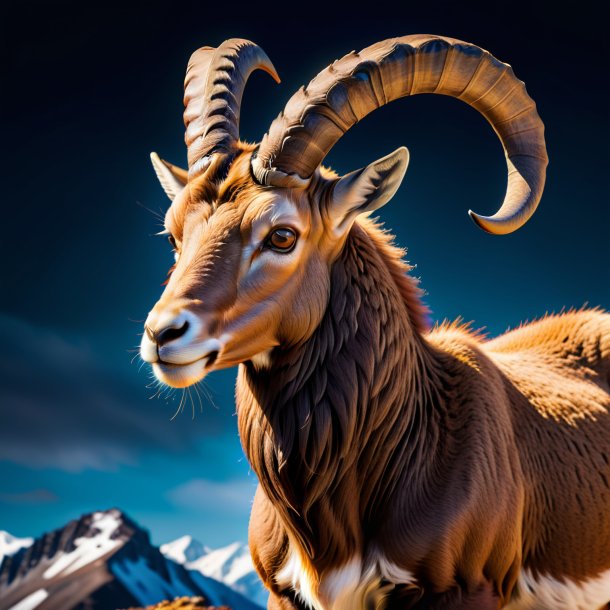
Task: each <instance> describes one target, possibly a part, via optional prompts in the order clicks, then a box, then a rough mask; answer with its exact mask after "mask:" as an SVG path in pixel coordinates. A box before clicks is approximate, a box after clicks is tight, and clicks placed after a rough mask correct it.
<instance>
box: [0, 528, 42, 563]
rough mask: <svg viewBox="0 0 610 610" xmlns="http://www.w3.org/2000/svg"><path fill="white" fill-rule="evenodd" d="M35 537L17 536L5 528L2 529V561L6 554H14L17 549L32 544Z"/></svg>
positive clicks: (0, 554)
mask: <svg viewBox="0 0 610 610" xmlns="http://www.w3.org/2000/svg"><path fill="white" fill-rule="evenodd" d="M32 542H34V539H33V538H17V536H13V535H12V534H9V533H8V532H5V531H4V530H0V563H2V558H3V557H4V556H5V555H14V554H15V553H17V551H19V550H21V549H23V548H26V547H28V546H30V545H31V544H32Z"/></svg>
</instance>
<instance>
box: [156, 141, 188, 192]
mask: <svg viewBox="0 0 610 610" xmlns="http://www.w3.org/2000/svg"><path fill="white" fill-rule="evenodd" d="M150 160H151V161H152V164H153V167H154V169H155V174H157V178H159V182H160V183H161V186H162V187H163V190H164V191H165V194H166V195H167V196H168V197H169V198H170V199H171V200H172V201H173V200H174V199H175V197H176V195H177V194H178V193H179V192H180V191H181V190H182V189H183V187H184V185H185V184H186V183H187V182H188V172H187V171H186V170H185V169H181V168H180V167H178V166H177V165H172V164H171V163H168V162H167V161H163V159H161V158H160V157H159V155H158V154H157V153H150Z"/></svg>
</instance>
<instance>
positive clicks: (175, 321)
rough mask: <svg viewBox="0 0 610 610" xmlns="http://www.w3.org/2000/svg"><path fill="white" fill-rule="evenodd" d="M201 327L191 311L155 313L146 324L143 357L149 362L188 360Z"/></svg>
mask: <svg viewBox="0 0 610 610" xmlns="http://www.w3.org/2000/svg"><path fill="white" fill-rule="evenodd" d="M200 327H201V324H200V322H199V321H198V318H197V316H196V315H195V314H194V313H193V312H191V311H189V310H188V309H185V308H184V309H180V310H178V311H176V310H175V309H174V310H168V309H165V310H161V311H158V310H155V309H153V311H151V312H150V314H149V315H148V318H147V320H146V322H145V324H144V336H143V337H142V343H141V344H140V355H141V356H142V358H143V359H144V360H146V362H157V361H158V360H166V361H168V362H180V361H181V359H183V358H186V359H188V358H190V357H191V355H190V353H189V346H190V345H191V343H192V342H193V340H194V339H195V338H196V336H197V333H198V330H199V328H200Z"/></svg>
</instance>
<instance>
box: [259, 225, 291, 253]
mask: <svg viewBox="0 0 610 610" xmlns="http://www.w3.org/2000/svg"><path fill="white" fill-rule="evenodd" d="M296 243H297V235H296V233H295V232H294V231H293V230H292V229H274V230H273V231H272V232H271V233H270V234H269V237H268V238H267V241H266V242H265V245H266V246H267V247H269V248H271V249H272V250H275V251H277V252H290V251H291V250H292V249H293V248H294V245H295V244H296Z"/></svg>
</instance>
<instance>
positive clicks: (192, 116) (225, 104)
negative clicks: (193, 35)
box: [184, 38, 280, 178]
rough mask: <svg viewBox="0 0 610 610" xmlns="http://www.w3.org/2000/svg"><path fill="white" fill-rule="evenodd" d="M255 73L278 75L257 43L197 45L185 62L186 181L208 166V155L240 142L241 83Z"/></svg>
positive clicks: (236, 41)
mask: <svg viewBox="0 0 610 610" xmlns="http://www.w3.org/2000/svg"><path fill="white" fill-rule="evenodd" d="M254 70H264V71H265V72H267V73H268V74H270V75H271V76H272V77H273V78H274V79H275V81H276V82H278V83H279V82H280V79H279V76H278V75H277V72H276V71H275V68H274V67H273V64H272V63H271V61H270V59H269V58H268V57H267V55H266V53H265V52H264V51H263V50H262V49H261V48H260V47H259V46H258V45H256V44H254V43H253V42H250V41H249V40H243V39H241V38H231V39H229V40H226V41H225V42H223V43H222V44H221V45H220V46H219V47H218V48H217V49H214V48H212V47H202V48H201V49H198V50H197V51H195V52H194V53H193V54H192V55H191V58H190V59H189V63H188V68H187V70H186V77H185V79H184V125H185V127H186V133H185V134H184V141H185V142H186V146H187V148H188V165H189V177H191V178H192V177H193V176H197V175H199V174H200V173H202V172H203V171H205V168H206V167H207V166H208V165H209V156H210V155H211V154H212V153H215V152H219V153H224V154H226V153H230V152H231V151H232V150H233V148H234V145H235V143H236V142H237V140H238V139H239V113H240V107H241V99H242V96H243V93H244V88H245V86H246V82H247V80H248V78H249V77H250V74H252V72H253V71H254Z"/></svg>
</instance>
